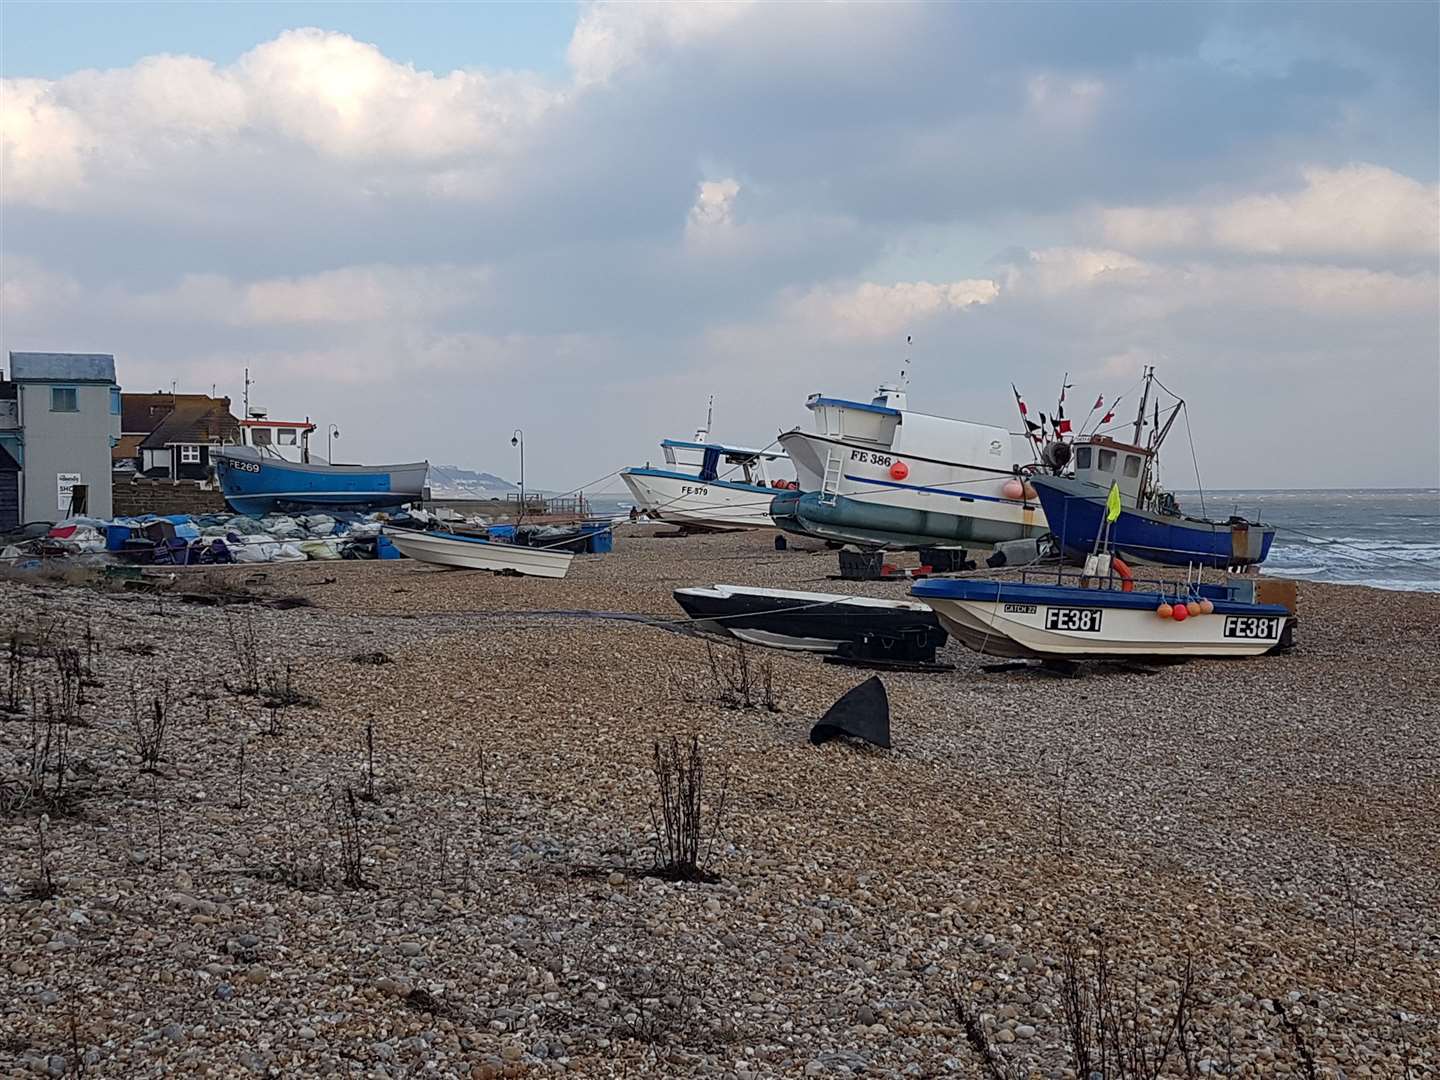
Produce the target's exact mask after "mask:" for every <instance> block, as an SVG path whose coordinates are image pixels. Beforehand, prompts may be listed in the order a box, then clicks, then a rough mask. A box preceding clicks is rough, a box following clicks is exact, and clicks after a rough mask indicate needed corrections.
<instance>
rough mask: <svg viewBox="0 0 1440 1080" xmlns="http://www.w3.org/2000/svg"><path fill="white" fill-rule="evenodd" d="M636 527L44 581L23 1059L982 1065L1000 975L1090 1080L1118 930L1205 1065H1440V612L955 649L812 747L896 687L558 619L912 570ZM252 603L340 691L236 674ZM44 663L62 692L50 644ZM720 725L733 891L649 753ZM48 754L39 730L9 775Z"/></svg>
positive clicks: (18, 1056)
mask: <svg viewBox="0 0 1440 1080" xmlns="http://www.w3.org/2000/svg"><path fill="white" fill-rule="evenodd" d="M641 532H642V531H641V530H622V535H621V537H620V538H619V539H617V542H616V548H615V551H614V553H613V554H611V555H607V556H600V557H580V558H577V559H576V560H575V563H574V564H573V567H572V570H571V572H570V575H569V577H567V578H566V579H565V580H564V581H560V582H555V581H543V580H538V579H517V578H503V577H495V576H491V575H487V574H483V573H478V572H477V573H471V572H442V571H437V570H434V569H431V568H428V567H424V566H421V565H418V564H415V563H411V562H407V561H400V562H382V563H325V564H320V563H309V564H293V565H288V566H266V567H261V568H258V569H257V568H255V567H237V568H227V569H224V570H214V571H198V570H197V571H190V572H184V571H182V575H183V580H182V582H181V585H180V588H181V591H205V590H206V589H213V588H214V587H215V586H217V585H218V584H222V583H223V584H225V585H227V586H230V587H236V586H238V587H240V588H244V589H249V590H250V591H251V592H257V593H260V594H264V595H269V596H280V595H289V596H302V597H305V598H307V599H309V600H310V601H311V602H313V603H314V604H315V605H317V606H316V607H309V608H307V607H301V608H293V609H289V610H276V609H272V608H270V607H266V606H262V605H232V606H229V607H225V608H221V607H206V606H196V605H192V604H185V603H180V602H178V601H177V600H176V599H175V597H174V596H165V595H161V596H154V595H136V594H124V593H104V592H98V591H95V590H91V589H86V588H78V587H57V586H45V587H35V586H31V585H21V584H15V583H12V582H7V583H6V584H5V585H4V587H3V589H0V633H4V634H5V635H6V636H7V637H8V635H9V632H10V628H11V627H12V626H14V627H16V628H17V629H18V631H19V632H20V633H21V634H22V635H23V636H24V638H25V640H26V641H27V642H30V643H32V644H33V643H35V642H36V641H37V640H38V639H39V638H40V637H42V636H43V633H42V631H43V629H44V628H46V627H51V626H54V627H58V628H59V629H58V630H55V631H52V637H53V640H58V636H55V635H63V636H64V637H66V638H67V639H68V640H69V641H70V642H71V643H72V644H75V645H76V646H77V647H79V648H80V649H81V651H82V653H84V652H90V653H93V654H94V656H93V662H92V664H91V666H92V668H93V678H92V679H91V682H92V683H93V684H95V685H91V686H88V687H87V688H86V689H85V690H84V700H83V703H82V704H81V705H79V706H78V714H79V718H80V723H78V724H75V725H71V726H70V727H69V735H70V743H69V753H70V779H69V780H68V787H69V790H70V791H71V792H72V793H73V797H72V798H71V799H69V800H68V801H67V802H66V803H65V804H64V805H57V806H53V807H49V808H48V811H49V812H48V814H47V815H46V816H45V817H44V818H41V817H40V815H39V813H38V812H35V811H34V810H33V809H32V810H26V811H17V812H10V813H6V814H4V815H0V836H3V843H0V1073H7V1074H8V1073H10V1072H22V1071H28V1072H31V1073H34V1074H37V1075H68V1074H73V1073H74V1072H75V1071H76V1070H78V1069H79V1067H80V1065H81V1064H82V1063H83V1065H84V1066H85V1068H86V1071H87V1072H89V1073H93V1074H95V1075H125V1076H160V1075H171V1074H177V1073H178V1074H184V1075H194V1076H235V1075H251V1074H253V1075H268V1076H286V1077H291V1076H320V1075H332V1074H337V1073H338V1074H355V1075H369V1076H376V1075H389V1076H403V1075H408V1074H409V1073H410V1072H412V1071H415V1070H422V1071H425V1072H426V1074H427V1075H437V1076H460V1077H485V1076H492V1077H502V1076H521V1075H524V1076H539V1075H547V1074H554V1075H564V1074H573V1075H577V1076H596V1077H604V1076H624V1075H628V1076H637V1075H653V1076H692V1075H693V1076H716V1077H757V1078H758V1077H770V1076H782V1075H783V1076H825V1077H828V1076H846V1075H850V1076H854V1075H861V1074H863V1075H867V1076H939V1075H962V1076H963V1075H980V1074H981V1065H980V1061H979V1058H978V1057H977V1056H976V1051H975V1049H974V1047H973V1045H972V1042H971V1040H970V1039H969V1038H968V1037H967V1035H966V1032H965V1025H964V1023H963V1019H962V1017H961V1016H960V1015H959V1014H958V1013H957V1010H956V1007H955V1005H954V1004H953V1002H954V1000H955V999H956V997H957V996H958V997H959V998H960V999H962V1000H964V1001H965V1002H967V1003H968V1008H969V1010H970V1011H971V1013H972V1014H973V1015H974V1016H975V1017H976V1018H977V1019H978V1023H979V1025H980V1027H981V1028H983V1029H984V1030H985V1031H986V1032H988V1036H989V1039H990V1041H991V1042H992V1043H993V1044H994V1046H995V1047H996V1050H995V1053H996V1054H998V1055H999V1056H1000V1058H1001V1059H1002V1060H1003V1063H1004V1064H1006V1065H1008V1066H1010V1068H1011V1069H1012V1071H1013V1072H1014V1074H1015V1075H1023V1076H1032V1075H1038V1076H1047V1077H1051V1076H1053V1077H1061V1076H1065V1075H1067V1073H1066V1072H1065V1070H1066V1069H1067V1068H1068V1067H1070V1066H1071V1061H1070V1058H1069V1054H1068V1038H1067V1034H1066V1026H1065V1022H1064V1015H1065V1014H1064V1003H1063V1000H1062V995H1061V989H1062V982H1063V979H1062V969H1063V963H1062V961H1063V959H1064V956H1065V952H1066V943H1067V942H1078V943H1079V945H1078V946H1077V947H1078V948H1080V949H1092V950H1093V948H1094V947H1095V946H1096V944H1097V943H1098V942H1100V941H1101V940H1103V941H1104V942H1105V943H1106V946H1107V949H1108V953H1109V955H1110V956H1111V957H1112V959H1113V960H1114V961H1115V963H1116V965H1117V971H1118V972H1119V973H1120V974H1121V976H1122V982H1123V985H1124V986H1125V988H1126V991H1125V992H1126V995H1127V997H1126V1000H1127V1001H1128V1000H1129V996H1128V995H1129V993H1130V988H1131V987H1132V986H1134V985H1137V984H1138V986H1139V989H1140V993H1141V999H1142V1001H1143V1002H1144V1003H1145V1007H1146V1008H1149V1007H1150V1006H1153V1007H1154V1008H1155V1009H1156V1010H1158V1011H1160V1012H1163V1010H1164V1008H1165V1007H1166V1004H1167V1003H1168V1002H1170V1001H1173V999H1174V996H1175V993H1176V990H1177V988H1178V985H1179V983H1178V980H1179V979H1180V977H1181V972H1182V969H1183V966H1184V964H1185V961H1186V958H1187V957H1189V958H1190V959H1191V960H1192V961H1193V972H1194V975H1193V977H1194V996H1193V1009H1194V1011H1193V1024H1194V1034H1193V1037H1192V1044H1193V1046H1192V1049H1193V1051H1194V1057H1195V1060H1196V1062H1197V1067H1198V1069H1199V1070H1200V1071H1201V1072H1204V1073H1206V1074H1209V1075H1226V1074H1240V1073H1243V1074H1245V1075H1270V1074H1275V1075H1287V1074H1291V1075H1293V1074H1296V1073H1297V1072H1298V1070H1299V1068H1300V1066H1299V1064H1298V1062H1299V1057H1298V1053H1299V1052H1298V1050H1297V1039H1298V1040H1299V1041H1300V1042H1301V1043H1303V1045H1304V1046H1305V1048H1306V1050H1307V1051H1308V1052H1309V1053H1311V1054H1313V1056H1314V1059H1315V1061H1316V1063H1317V1067H1318V1068H1319V1070H1320V1073H1319V1075H1326V1074H1327V1072H1328V1074H1329V1075H1334V1076H1340V1075H1344V1076H1346V1077H1360V1076H1370V1077H1403V1076H1405V1075H1406V1073H1405V1068H1406V1065H1405V1062H1406V1060H1407V1055H1408V1061H1409V1068H1410V1070H1411V1074H1412V1075H1414V1076H1417V1077H1418V1076H1424V1075H1427V1074H1432V1073H1434V1072H1435V1071H1437V1070H1440V1036H1437V1034H1436V1033H1437V1031H1440V974H1437V971H1440V938H1437V934H1436V920H1435V914H1434V912H1435V910H1436V909H1437V906H1440V855H1437V845H1436V843H1435V839H1434V838H1435V836H1436V835H1437V832H1440V811H1437V807H1440V730H1437V719H1436V718H1437V716H1440V673H1437V666H1440V651H1437V649H1436V648H1435V645H1434V641H1435V632H1434V626H1435V625H1436V623H1437V621H1440V597H1437V596H1434V595H1425V594H1411V593H1396V592H1379V591H1375V590H1369V589H1364V588H1355V587H1340V586H1328V587H1327V586H1323V585H1316V584H1310V583H1303V584H1302V585H1301V623H1300V634H1299V647H1298V648H1297V649H1296V650H1295V652H1293V653H1292V654H1290V655H1287V656H1282V657H1275V658H1262V659H1256V660H1249V661H1233V662H1220V661H1197V662H1192V663H1189V664H1185V665H1182V666H1177V667H1171V668H1165V669H1163V670H1161V671H1160V672H1159V673H1158V674H1155V675H1143V674H1138V673H1135V672H1132V671H1125V670H1121V669H1118V668H1099V669H1096V670H1094V671H1093V672H1091V673H1089V674H1088V675H1087V676H1086V677H1084V678H1079V679H1073V680H1070V679H1052V678H1048V677H1044V676H1040V675H1036V674H1034V673H1029V672H1008V673H1002V674H987V673H984V672H982V671H981V670H980V664H981V661H980V660H979V658H977V657H975V656H974V655H972V654H970V653H968V652H964V651H962V650H960V649H959V648H957V647H955V646H949V647H947V649H946V650H945V654H944V657H943V658H944V659H945V660H947V661H949V662H953V663H954V664H955V665H956V667H957V670H956V671H955V672H953V673H949V674H944V675H915V674H900V675H884V676H883V678H884V680H885V682H886V685H887V688H888V690H889V692H890V699H891V705H892V710H893V721H892V723H893V736H894V740H895V748H894V750H892V751H889V752H879V751H874V750H867V749H858V748H856V747H853V746H849V745H845V744H843V743H829V744H826V745H824V746H820V747H814V746H811V745H810V744H809V743H808V740H807V734H808V730H809V727H810V725H811V724H812V723H813V722H814V721H815V720H816V719H817V718H818V717H819V715H820V714H821V713H822V712H823V711H824V709H825V708H826V707H827V706H828V705H829V704H830V703H831V702H832V701H833V700H834V699H835V698H836V697H838V696H839V695H840V694H841V693H843V692H844V691H845V690H846V689H848V688H849V687H851V686H853V685H855V684H856V683H858V682H860V681H862V679H863V678H865V677H866V676H868V674H869V673H868V672H857V671H854V670H849V669H846V668H843V667H835V666H830V665H824V664H822V663H821V662H820V661H819V660H818V659H817V658H815V657H810V656H797V655H791V654H784V653H768V652H765V653H762V652H754V651H752V652H751V660H752V663H759V664H761V665H762V666H767V667H768V668H769V669H770V670H771V672H772V675H773V683H774V686H775V688H776V694H777V697H778V704H779V711H775V712H771V711H767V710H759V709H757V710H728V709H723V708H720V707H719V706H718V705H717V704H715V702H714V697H715V695H714V687H713V684H712V680H711V675H710V672H709V668H708V661H707V650H706V645H705V642H704V640H703V639H699V638H696V637H693V636H690V635H687V634H680V633H672V632H670V629H671V627H669V626H666V625H647V624H645V623H640V622H633V621H616V620H612V619H595V618H586V617H578V616H576V615H574V614H570V615H560V614H541V613H556V612H571V613H574V612H580V611H602V612H630V613H643V614H646V615H649V616H653V617H654V618H655V620H656V622H657V623H661V622H669V621H670V620H678V619H679V618H680V613H679V611H678V609H677V608H676V607H675V605H674V603H673V601H672V600H671V597H670V591H671V589H673V588H675V587H677V586H679V585H690V584H708V583H712V582H717V581H729V582H736V583H746V584H757V585H768V586H780V587H795V588H807V589H816V588H819V589H827V590H831V591H842V592H855V593H864V594H868V595H876V596H891V597H896V596H900V595H903V589H902V588H901V587H900V586H896V585H889V584H874V583H865V584H856V583H849V582H839V581H830V580H828V575H829V574H833V573H834V571H835V559H834V556H833V554H831V553H825V552H823V551H819V552H814V551H803V550H794V549H792V550H790V551H787V552H776V551H775V550H774V549H773V546H772V545H771V542H770V534H768V533H752V534H736V535H730V536H715V537H691V538H684V539H669V538H659V537H655V536H649V535H642V534H641ZM87 625H88V627H89V634H90V637H91V639H92V644H91V645H90V646H89V647H87V646H86V645H85V644H84V642H85V639H86V626H87ZM250 627H253V628H254V636H255V640H256V642H257V647H258V652H259V660H260V665H261V667H262V669H266V670H269V671H272V672H274V673H275V676H276V681H277V682H278V681H281V679H282V677H283V673H284V669H285V668H286V667H287V666H288V667H289V669H290V678H291V683H292V687H293V689H295V690H297V691H299V692H300V693H301V694H303V695H309V696H310V697H313V698H314V699H315V702H316V704H314V705H313V706H304V705H298V704H297V705H290V706H287V707H283V708H280V709H278V710H276V711H275V714H274V715H272V711H271V710H270V709H268V708H266V707H264V706H263V705H262V704H261V703H260V702H259V701H258V700H257V699H256V698H255V697H253V696H243V695H237V694H236V693H233V692H231V691H230V690H228V689H227V684H229V685H230V686H235V685H239V684H241V683H242V682H243V681H244V679H243V673H242V671H241V670H240V666H239V664H238V663H237V660H236V648H235V644H234V643H235V642H236V641H237V640H238V641H240V642H241V646H242V651H243V649H244V646H243V642H244V640H245V638H246V635H247V633H248V629H249V628H250ZM0 644H4V643H3V642H0ZM148 649H153V654H151V655H145V653H146V652H147V650H148ZM377 652H383V653H384V654H386V655H387V656H388V657H389V658H390V660H391V661H392V662H390V663H384V664H376V663H374V662H369V663H354V662H352V658H354V657H356V656H358V655H361V654H374V653H377ZM25 670H26V672H27V673H29V674H28V675H27V678H29V677H33V678H34V679H35V680H36V681H35V683H34V685H35V686H36V696H37V701H38V702H40V703H42V704H41V707H42V709H43V701H44V693H45V690H46V688H47V687H48V688H50V690H51V692H52V695H54V694H57V693H58V683H57V682H56V677H55V674H54V666H53V664H51V663H50V662H49V661H41V660H38V659H33V660H30V661H28V662H27V663H26V665H25ZM167 683H168V690H167V689H166V684H167ZM132 685H133V686H134V687H135V691H134V695H133V696H134V698H135V701H136V702H137V703H138V705H139V706H140V707H139V708H138V710H137V709H136V708H134V707H132V703H131V698H132V691H131V687H132ZM0 689H3V688H0ZM156 696H162V697H168V701H169V706H168V708H167V710H166V712H167V715H168V717H169V721H170V726H169V730H168V732H167V734H166V735H165V737H164V741H163V744H162V753H161V760H160V763H159V766H158V768H157V769H156V770H154V771H145V770H144V769H143V768H142V765H143V756H142V755H141V754H140V753H139V752H138V748H137V746H136V741H135V737H134V732H133V721H132V715H133V714H134V713H136V712H137V711H138V713H139V715H140V716H141V717H142V718H143V717H145V716H147V715H150V714H149V712H148V709H149V708H150V705H149V703H150V702H151V701H152V700H153V698H154V697H156ZM27 710H28V705H27ZM367 727H368V729H369V730H370V732H371V733H372V734H373V745H374V756H373V774H372V771H371V765H372V762H371V760H370V758H369V755H368V754H367V747H366V733H367ZM42 730H43V726H42ZM272 731H278V734H271V733H270V732H272ZM690 733H697V734H699V735H700V737H701V739H702V742H703V745H704V748H705V752H706V766H707V771H708V773H709V782H710V784H711V785H712V790H714V791H716V792H717V793H718V786H719V784H720V778H721V777H722V776H726V777H728V781H727V791H726V800H725V814H724V819H723V828H722V829H721V831H720V835H719V836H717V837H716V838H715V841H714V844H713V855H714V858H713V863H712V866H711V869H713V870H714V871H715V872H716V874H717V875H718V880H716V881H714V882H711V883H694V884H690V883H674V882H670V881H666V880H662V879H659V878H655V877H651V876H647V875H646V874H645V871H646V870H647V869H648V868H649V867H650V866H651V859H652V856H651V835H652V824H651V816H650V799H651V792H652V790H653V784H654V782H653V778H652V776H651V773H650V761H651V754H652V740H654V739H656V738H664V737H668V736H670V735H676V736H685V735H688V734H690ZM30 735H31V725H30V722H29V714H28V711H27V712H26V713H25V714H23V715H21V716H18V717H12V718H7V719H3V720H0V778H3V779H4V780H5V781H6V782H7V783H9V784H11V790H13V785H14V783H15V782H16V780H17V779H18V778H19V777H20V776H21V775H22V774H23V771H24V765H25V763H26V761H27V760H28V757H29V752H30V751H29V747H30ZM242 753H243V758H242ZM242 760H243V768H242V765H241V762H242ZM347 787H348V788H349V789H351V790H352V791H353V793H354V794H355V795H356V796H357V798H356V800H355V802H354V804H353V806H354V815H355V821H356V822H357V824H356V826H355V828H354V829H353V830H347V829H346V828H344V827H342V826H344V825H345V824H346V823H347V822H349V821H350V820H351V819H350V810H349V807H350V805H351V804H350V802H349V800H348V797H347V796H346V795H345V789H346V788H347ZM352 839H353V840H354V844H353V847H354V849H355V850H354V853H355V854H356V855H357V856H358V865H357V866H356V867H355V869H356V871H357V878H358V880H354V879H352V882H351V884H350V885H349V886H347V885H346V884H345V882H344V880H343V879H344V876H345V873H344V868H345V858H344V854H345V849H346V845H349V844H351V841H352ZM42 842H43V849H44V851H45V852H46V855H45V865H46V867H47V869H48V874H49V878H50V883H51V885H52V886H53V891H54V894H53V895H50V896H43V895H42V893H43V892H45V891H48V890H41V889H38V888H37V885H36V882H37V879H39V878H40V860H41V854H40V853H41V850H42ZM1171 1065H1172V1066H1174V1068H1173V1069H1171V1070H1169V1074H1177V1073H1179V1067H1178V1064H1177V1063H1176V1060H1175V1059H1174V1058H1173V1057H1172V1059H1171Z"/></svg>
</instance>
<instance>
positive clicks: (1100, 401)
mask: <svg viewBox="0 0 1440 1080" xmlns="http://www.w3.org/2000/svg"><path fill="white" fill-rule="evenodd" d="M1104 404H1105V395H1104V394H1101V395H1100V396H1099V397H1097V398H1096V399H1095V404H1094V405H1091V406H1090V409H1091V411H1092V412H1093V411H1094V410H1096V409H1098V408H1100V406H1101V405H1104Z"/></svg>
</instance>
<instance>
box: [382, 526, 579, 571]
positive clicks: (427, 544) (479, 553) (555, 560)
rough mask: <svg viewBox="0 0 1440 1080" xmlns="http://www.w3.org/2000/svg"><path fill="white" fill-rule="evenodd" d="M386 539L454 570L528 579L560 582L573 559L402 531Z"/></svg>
mask: <svg viewBox="0 0 1440 1080" xmlns="http://www.w3.org/2000/svg"><path fill="white" fill-rule="evenodd" d="M385 535H386V536H388V537H389V538H390V540H391V542H393V543H394V545H395V547H396V548H398V549H399V551H400V554H402V555H405V556H408V557H409V558H412V559H415V560H417V561H418V562H425V563H431V564H432V565H435V566H449V567H453V568H454V569H457V570H492V571H496V572H503V571H507V570H508V571H512V572H514V573H517V574H525V575H527V576H529V577H548V578H563V577H564V576H565V573H566V571H568V570H569V569H570V560H571V559H573V558H574V557H575V556H574V555H573V554H571V553H570V552H568V551H546V550H544V549H542V548H532V547H525V546H523V545H520V544H497V543H491V542H490V541H488V540H456V539H452V538H449V537H445V536H436V535H434V534H433V533H423V532H410V531H407V530H402V529H386V530H385Z"/></svg>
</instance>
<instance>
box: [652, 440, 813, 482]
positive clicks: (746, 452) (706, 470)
mask: <svg viewBox="0 0 1440 1080" xmlns="http://www.w3.org/2000/svg"><path fill="white" fill-rule="evenodd" d="M660 449H661V451H662V452H663V453H664V454H665V462H666V464H668V465H671V466H673V467H675V468H677V469H695V470H697V471H696V476H697V477H698V478H699V479H700V480H703V481H705V482H707V483H708V482H710V481H712V480H729V481H730V482H732V483H745V484H754V485H756V486H758V487H774V486H778V484H775V483H772V482H771V476H770V469H769V467H768V466H769V464H770V462H772V461H781V460H783V459H784V458H785V454H784V452H783V451H778V452H771V451H768V450H752V449H749V448H748V447H743V446H724V445H722V444H720V443H712V442H690V441H687V440H684V439H665V440H663V441H662V442H661V443H660ZM777 479H778V478H777Z"/></svg>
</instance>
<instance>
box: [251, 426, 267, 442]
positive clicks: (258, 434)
mask: <svg viewBox="0 0 1440 1080" xmlns="http://www.w3.org/2000/svg"><path fill="white" fill-rule="evenodd" d="M250 445H251V446H269V445H270V429H269V428H268V427H257V428H251V429H250Z"/></svg>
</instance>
